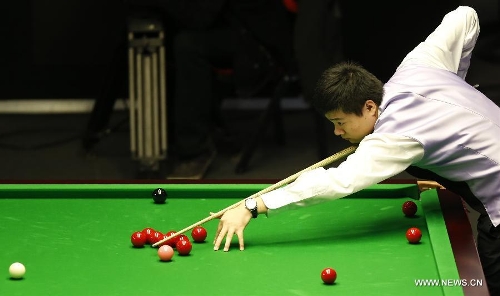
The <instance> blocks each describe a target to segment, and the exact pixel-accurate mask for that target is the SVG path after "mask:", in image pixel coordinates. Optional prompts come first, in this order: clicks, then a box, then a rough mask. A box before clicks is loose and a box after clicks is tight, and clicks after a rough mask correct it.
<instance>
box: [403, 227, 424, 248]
mask: <svg viewBox="0 0 500 296" xmlns="http://www.w3.org/2000/svg"><path fill="white" fill-rule="evenodd" d="M421 238H422V231H420V229H418V228H417V227H411V228H409V229H408V230H407V231H406V239H407V240H408V242H410V244H417V243H419V242H420V239H421Z"/></svg>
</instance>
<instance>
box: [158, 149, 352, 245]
mask: <svg viewBox="0 0 500 296" xmlns="http://www.w3.org/2000/svg"><path fill="white" fill-rule="evenodd" d="M354 151H356V146H350V147H348V148H345V149H344V150H342V151H339V152H337V153H335V154H333V155H331V156H329V157H327V158H325V159H323V160H321V161H319V162H317V163H315V164H313V165H311V166H309V167H307V168H305V169H303V170H301V171H299V172H297V173H295V174H293V175H291V176H289V177H287V178H285V179H283V180H281V181H279V182H278V183H275V184H273V185H271V186H269V187H267V188H264V189H262V190H261V191H259V192H257V193H254V194H252V195H251V196H249V197H247V198H245V199H243V200H240V201H239V202H237V203H235V204H233V205H230V206H229V207H227V208H225V209H222V210H220V211H218V212H217V213H212V214H211V215H210V216H208V217H206V218H205V219H202V220H200V221H198V222H196V223H194V224H191V225H189V226H188V227H186V228H184V229H181V230H179V231H177V232H176V233H174V234H172V235H170V236H167V237H165V238H163V239H162V240H160V241H158V242H156V243H154V244H152V246H153V247H156V246H158V245H160V244H163V243H164V242H166V241H168V240H169V239H172V238H174V237H176V236H178V235H180V234H182V233H184V232H186V231H189V230H191V229H193V228H195V227H196V226H198V225H201V224H203V223H206V222H208V221H210V220H212V219H214V218H216V217H219V216H221V215H222V214H224V213H225V212H226V211H228V210H230V209H233V208H235V207H237V206H238V205H240V204H241V203H242V202H244V201H245V200H246V199H248V198H255V197H257V196H260V195H262V194H264V193H267V192H270V191H273V190H275V189H277V188H279V187H281V186H283V185H286V184H288V183H290V182H293V181H295V179H297V178H298V177H299V176H300V175H301V174H302V173H304V172H307V171H310V170H313V169H316V168H319V167H322V166H326V165H329V164H331V163H333V162H335V161H337V160H340V159H342V158H344V157H347V156H348V155H350V154H352V153H353V152H354Z"/></svg>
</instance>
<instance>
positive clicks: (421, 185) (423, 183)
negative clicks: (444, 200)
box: [417, 180, 446, 191]
mask: <svg viewBox="0 0 500 296" xmlns="http://www.w3.org/2000/svg"><path fill="white" fill-rule="evenodd" d="M417 184H418V189H420V191H425V190H429V189H435V188H437V189H446V188H444V186H443V185H441V184H439V183H438V182H436V181H429V180H419V181H417Z"/></svg>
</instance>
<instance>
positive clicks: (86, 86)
mask: <svg viewBox="0 0 500 296" xmlns="http://www.w3.org/2000/svg"><path fill="white" fill-rule="evenodd" d="M464 2H467V3H465V4H468V5H472V6H474V7H475V8H476V9H477V10H478V13H479V14H480V18H481V21H482V28H483V31H482V34H483V35H485V34H492V31H493V33H495V31H498V30H500V27H499V26H495V25H493V26H491V25H490V23H495V22H496V19H495V18H496V17H497V12H498V4H497V2H496V1H495V0H489V1H488V0H487V1H485V0H483V1H456V0H439V1H431V0H422V1H400V4H399V5H396V6H394V4H392V3H393V1H390V2H389V1H359V0H358V1H356V0H351V1H346V4H345V7H346V9H345V10H346V11H345V13H344V27H343V32H344V40H345V49H346V52H347V56H348V57H349V58H351V59H355V60H358V61H360V62H362V63H363V64H364V65H365V66H366V67H367V68H368V69H369V70H371V71H373V72H374V73H375V74H379V76H381V77H380V78H382V79H383V80H385V79H387V78H388V76H389V75H390V74H392V71H393V70H394V68H395V66H396V65H397V64H398V63H399V61H400V60H401V58H402V57H403V56H404V55H405V54H406V53H407V52H408V51H409V50H410V49H411V48H412V47H413V46H415V45H416V42H418V41H420V40H421V39H422V38H423V37H425V36H426V35H427V34H428V33H430V31H431V30H432V29H433V28H434V27H435V26H436V25H437V23H438V22H439V20H440V19H441V17H442V16H443V13H444V12H445V11H449V10H451V9H454V8H455V7H456V6H457V5H458V4H462V3H464ZM469 2H470V3H469ZM2 11H3V13H2V19H1V20H0V22H1V23H0V27H1V34H0V57H1V58H0V69H2V71H1V73H2V74H1V76H0V78H1V79H0V89H1V92H0V98H2V99H5V98H6V99H15V98H51V99H54V98H94V97H96V96H97V94H98V92H99V89H100V87H101V85H102V84H103V82H104V80H105V79H106V75H107V73H109V71H108V70H109V61H110V59H111V57H112V56H113V54H114V49H115V46H116V44H117V40H118V38H124V37H123V36H120V34H122V33H121V32H122V31H121V30H120V29H121V28H123V22H124V19H125V15H126V11H125V5H124V1H123V0H106V1H101V0H85V1H82V0H72V1H67V0H18V1H4V2H3V3H2ZM490 27H493V29H490ZM403 37H404V38H403ZM125 62H126V61H125V60H124V63H125ZM124 77H126V76H124Z"/></svg>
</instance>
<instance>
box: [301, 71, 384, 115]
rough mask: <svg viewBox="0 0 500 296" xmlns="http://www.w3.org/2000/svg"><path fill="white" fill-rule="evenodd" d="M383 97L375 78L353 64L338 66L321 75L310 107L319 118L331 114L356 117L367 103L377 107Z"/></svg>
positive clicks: (382, 90)
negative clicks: (354, 115)
mask: <svg viewBox="0 0 500 296" xmlns="http://www.w3.org/2000/svg"><path fill="white" fill-rule="evenodd" d="M383 95H384V87H383V83H382V81H380V80H379V79H377V77H375V75H373V74H372V73H370V72H368V71H367V70H366V69H365V68H363V67H362V66H360V65H358V64H356V63H353V62H342V63H339V64H336V65H333V66H332V67H330V68H328V69H327V70H325V71H324V72H323V74H322V75H321V77H320V79H319V80H318V82H317V84H316V88H315V91H314V95H313V97H312V99H311V104H312V105H313V107H314V108H315V109H316V110H318V112H320V113H321V114H326V113H328V112H330V111H334V110H335V111H342V112H344V113H346V114H356V115H358V116H360V115H361V114H362V110H363V106H364V104H365V102H366V101H367V100H372V101H373V102H375V104H377V106H380V103H381V102H382V97H383Z"/></svg>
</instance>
